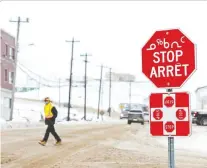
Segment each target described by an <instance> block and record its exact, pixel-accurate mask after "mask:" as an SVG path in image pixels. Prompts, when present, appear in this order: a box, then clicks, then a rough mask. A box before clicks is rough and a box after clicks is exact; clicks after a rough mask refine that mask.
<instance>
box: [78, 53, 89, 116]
mask: <svg viewBox="0 0 207 168" xmlns="http://www.w3.org/2000/svg"><path fill="white" fill-rule="evenodd" d="M80 56H84V57H85V60H84V62H85V77H84V120H86V97H87V92H86V91H87V63H88V56H91V55H88V54H87V53H85V54H83V55H80Z"/></svg>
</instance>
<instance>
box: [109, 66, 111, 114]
mask: <svg viewBox="0 0 207 168" xmlns="http://www.w3.org/2000/svg"><path fill="white" fill-rule="evenodd" d="M109 117H111V68H109Z"/></svg>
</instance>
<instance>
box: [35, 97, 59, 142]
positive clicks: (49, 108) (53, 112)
mask: <svg viewBox="0 0 207 168" xmlns="http://www.w3.org/2000/svg"><path fill="white" fill-rule="evenodd" d="M44 102H45V106H44V115H45V124H46V125H47V129H46V132H45V136H44V138H43V139H42V140H40V141H39V144H40V145H43V146H45V145H46V143H47V140H48V138H49V134H50V133H51V134H52V135H53V136H54V138H55V139H56V143H55V145H60V144H61V139H60V137H59V135H58V134H57V133H56V132H55V127H54V124H55V119H56V117H57V115H58V111H57V109H56V108H55V106H54V105H53V104H52V102H51V100H50V98H49V97H46V98H45V99H44Z"/></svg>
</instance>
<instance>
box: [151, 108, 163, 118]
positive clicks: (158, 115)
mask: <svg viewBox="0 0 207 168" xmlns="http://www.w3.org/2000/svg"><path fill="white" fill-rule="evenodd" d="M153 117H154V118H155V120H161V119H162V117H163V112H162V111H161V110H160V109H156V110H155V111H154V112H153Z"/></svg>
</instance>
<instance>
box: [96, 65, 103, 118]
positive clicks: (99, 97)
mask: <svg viewBox="0 0 207 168" xmlns="http://www.w3.org/2000/svg"><path fill="white" fill-rule="evenodd" d="M102 74H103V65H101V74H100V84H99V94H98V114H97V119H99V113H100V100H101V84H102Z"/></svg>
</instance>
